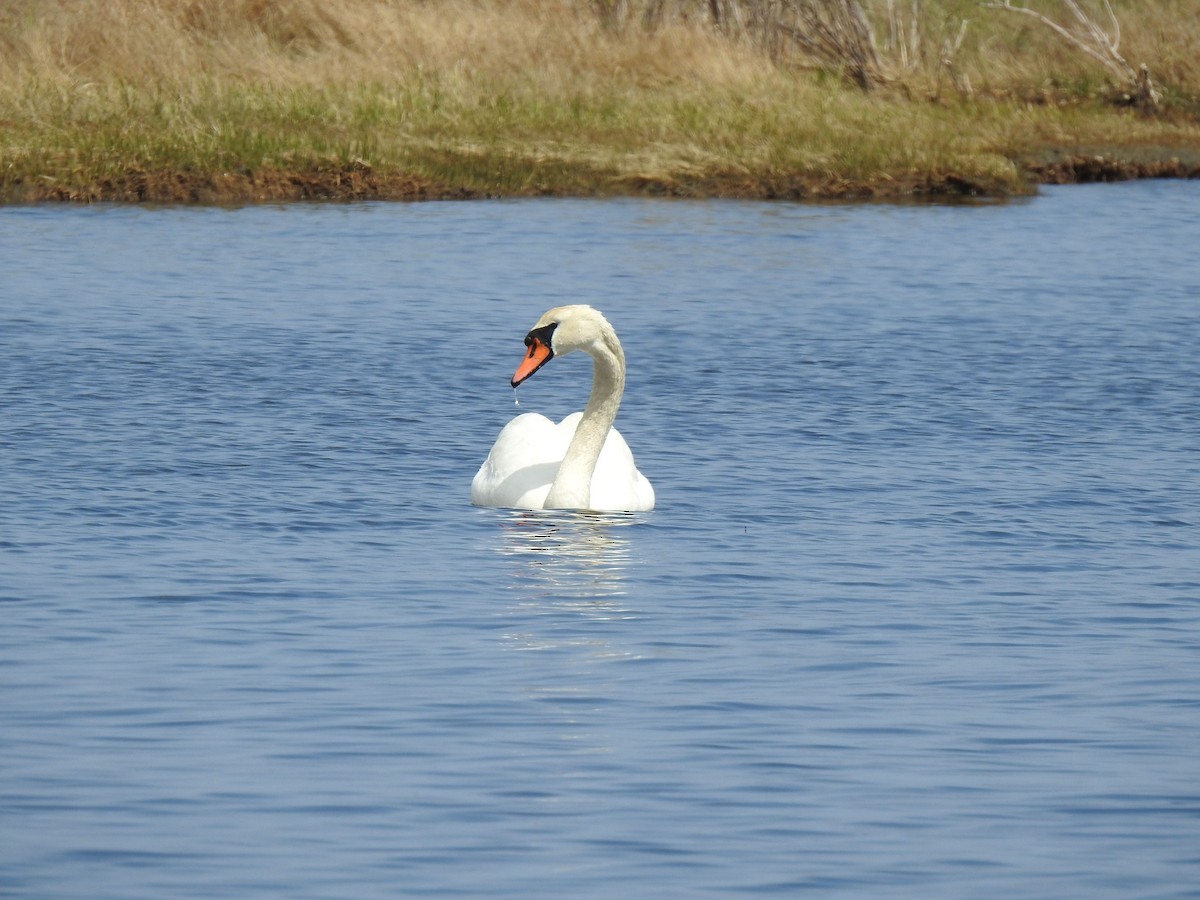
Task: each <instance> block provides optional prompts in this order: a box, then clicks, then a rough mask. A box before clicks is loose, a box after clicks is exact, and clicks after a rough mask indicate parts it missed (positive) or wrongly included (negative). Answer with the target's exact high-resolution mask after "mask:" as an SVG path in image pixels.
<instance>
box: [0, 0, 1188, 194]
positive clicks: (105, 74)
mask: <svg viewBox="0 0 1200 900" xmlns="http://www.w3.org/2000/svg"><path fill="white" fill-rule="evenodd" d="M752 2H753V0H741V6H739V4H738V0H705V2H698V0H652V2H648V3H646V4H644V5H642V6H638V5H637V4H636V3H635V2H634V0H621V2H610V0H592V2H591V3H588V2H585V0H541V2H538V0H340V2H338V3H326V2H322V0H0V200H2V201H7V202H30V201H39V200H80V201H98V200H114V201H159V202H197V201H198V202H215V203H239V202H253V201H260V200H286V199H299V198H333V199H353V198H364V199H365V198H380V199H422V198H441V197H474V196H522V195H596V194H630V193H657V194H669V195H680V196H740V197H793V198H805V197H882V198H899V197H931V196H934V197H936V196H962V195H987V196H1004V195H1010V194H1016V193H1022V192H1025V191H1028V190H1030V188H1031V185H1033V184H1036V183H1037V182H1039V181H1069V180H1085V179H1091V180H1094V179H1116V178H1122V177H1139V176H1148V175H1175V176H1197V175H1200V16H1197V15H1196V10H1195V5H1194V4H1195V0H1126V2H1123V3H1122V2H1119V0H1112V9H1113V13H1114V15H1115V17H1116V19H1117V21H1119V23H1120V29H1121V35H1120V52H1121V54H1123V58H1124V59H1127V60H1128V61H1129V62H1130V63H1131V64H1132V65H1133V66H1135V67H1136V66H1138V65H1141V64H1145V65H1147V66H1149V69H1150V71H1152V72H1153V75H1154V79H1155V82H1154V83H1155V88H1156V93H1158V92H1161V102H1159V103H1158V104H1157V105H1156V106H1155V108H1154V109H1152V110H1147V109H1145V108H1140V107H1139V104H1137V103H1136V102H1134V100H1133V99H1132V98H1131V96H1130V93H1129V91H1130V88H1129V86H1128V85H1122V84H1121V83H1120V81H1119V79H1114V77H1113V74H1112V71H1110V70H1109V69H1106V68H1105V66H1103V65H1098V64H1097V60H1096V59H1095V58H1093V57H1092V56H1089V55H1088V54H1087V53H1081V52H1079V48H1078V47H1076V46H1073V45H1072V44H1071V43H1070V42H1069V41H1066V40H1063V39H1062V37H1061V36H1060V35H1059V34H1056V33H1055V32H1054V31H1053V30H1052V29H1051V28H1050V27H1044V26H1045V22H1043V21H1039V20H1038V19H1035V18H1033V17H1032V16H1029V15H1021V16H1018V15H1013V13H1012V12H1011V11H1009V10H1005V9H1001V8H995V6H996V5H995V4H992V5H986V4H982V3H980V2H978V0H924V2H920V0H916V2H911V3H905V4H899V3H893V2H887V0H879V2H877V3H873V2H871V0H861V3H862V8H863V9H864V10H866V12H867V13H868V14H869V15H870V21H871V24H872V26H873V28H874V34H873V44H872V47H873V48H874V49H875V51H877V56H876V59H875V60H874V61H873V64H872V69H871V77H870V79H862V78H857V77H847V76H848V74H853V73H852V72H850V67H848V66H844V65H841V64H840V63H839V62H838V60H837V58H836V55H834V56H832V57H831V56H829V55H828V54H826V55H824V56H822V55H821V54H820V53H818V52H815V51H814V49H813V48H812V47H805V46H804V45H803V44H802V43H801V42H799V41H782V40H781V39H780V36H781V35H785V36H786V35H791V34H792V33H793V32H790V31H786V30H784V29H785V27H786V28H791V27H792V25H791V24H789V23H782V24H779V27H778V29H777V30H775V31H771V32H770V33H768V32H767V30H766V28H765V26H763V27H760V28H759V29H758V30H756V29H755V27H754V25H755V21H756V20H754V18H753V16H752V15H750V14H751V13H753V12H754V11H755V9H756V8H759V9H765V8H767V7H766V6H763V7H755V6H753V5H752ZM789 2H792V0H789ZM797 2H799V0H797ZM1056 2H1057V0H1042V3H1041V6H1040V7H1038V8H1039V9H1041V10H1043V11H1047V15H1049V14H1052V13H1056V12H1061V10H1056V9H1055V3H1056ZM1066 2H1068V3H1071V0H1066ZM1097 2H1098V3H1100V4H1101V5H1099V6H1096V5H1093V6H1092V7H1090V9H1091V10H1092V11H1096V10H1101V11H1102V10H1104V5H1103V0H1097ZM901 5H903V6H904V8H905V10H904V12H903V13H901V12H899V11H898V9H899V7H900V6H901ZM1031 5H1034V6H1036V5H1037V4H1036V2H1035V0H1031ZM1071 5H1074V6H1077V7H1078V6H1084V7H1085V8H1086V4H1084V0H1076V2H1075V3H1072V4H1071ZM775 8H781V7H779V6H778V5H777V6H776V7H775ZM782 8H787V4H786V3H785V4H784V5H783V7H782ZM722 13H723V14H724V18H722V17H721V16H722ZM1097 21H1098V22H1100V23H1101V24H1102V25H1104V26H1106V27H1107V26H1108V25H1109V23H1108V22H1107V21H1106V20H1105V19H1103V18H1097ZM964 23H965V24H964ZM759 24H760V25H761V24H762V23H761V22H760V23H759ZM773 27H774V26H773ZM864 81H866V82H867V83H864Z"/></svg>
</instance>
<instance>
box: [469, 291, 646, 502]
mask: <svg viewBox="0 0 1200 900" xmlns="http://www.w3.org/2000/svg"><path fill="white" fill-rule="evenodd" d="M525 346H527V347H528V348H529V353H528V354H527V355H526V357H525V360H524V361H523V362H522V363H521V366H520V367H519V368H518V369H517V372H516V374H515V375H514V376H513V379H512V385H513V387H516V386H517V385H519V384H520V383H521V382H523V381H524V380H525V379H526V378H528V377H529V376H530V375H532V374H533V373H534V372H536V371H537V370H538V369H540V368H541V367H542V366H543V365H545V364H546V363H547V362H549V361H550V360H551V359H552V358H553V357H555V356H562V355H563V354H566V353H571V352H572V351H575V350H583V351H585V352H586V353H588V354H589V355H590V356H591V357H592V359H593V361H594V363H595V364H594V374H593V379H592V394H591V397H590V398H589V399H588V403H587V407H586V408H585V409H584V411H583V412H582V413H573V414H571V415H569V416H567V417H566V418H565V419H563V420H562V421H561V422H559V423H558V424H557V425H555V424H554V423H553V422H551V421H550V420H549V419H547V418H546V417H545V416H542V415H538V414H537V413H526V414H524V415H521V416H517V417H516V418H515V419H513V420H512V421H511V422H509V423H508V424H507V425H506V426H504V429H503V430H502V431H501V432H500V436H499V437H497V438H496V443H495V445H493V447H492V450H491V452H490V453H489V454H488V457H487V459H486V460H484V462H483V465H482V466H480V467H479V472H478V473H476V475H475V480H474V481H473V482H471V502H472V503H474V504H475V505H476V506H503V507H515V508H518V509H594V510H612V511H616V510H647V509H653V508H654V488H652V487H651V486H650V482H649V481H647V480H646V477H645V476H644V475H642V473H641V472H639V471H638V469H637V466H636V465H634V462H633V454H632V453H631V452H630V450H629V445H628V444H626V443H625V439H624V438H623V437H621V435H620V433H619V432H618V431H617V430H616V429H615V428H613V427H612V423H613V420H614V419H615V418H616V416H617V409H618V407H620V405H621V395H622V394H623V393H624V390H625V353H624V351H623V350H622V349H621V342H620V341H618V340H617V335H616V332H615V331H613V328H612V326H611V325H609V324H608V320H607V319H605V318H604V316H602V315H601V314H600V313H599V312H597V311H596V310H594V309H592V308H591V307H590V306H560V307H556V308H555V309H552V310H550V311H549V312H547V313H546V314H545V315H544V316H542V317H541V319H539V320H538V322H537V324H536V325H534V327H533V329H532V330H531V331H530V332H529V334H528V335H527V336H526V338H525Z"/></svg>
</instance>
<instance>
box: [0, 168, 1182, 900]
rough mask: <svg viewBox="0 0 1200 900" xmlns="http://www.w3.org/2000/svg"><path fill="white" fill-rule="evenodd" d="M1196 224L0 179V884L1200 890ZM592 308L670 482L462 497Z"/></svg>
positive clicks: (105, 892) (81, 888)
mask: <svg viewBox="0 0 1200 900" xmlns="http://www.w3.org/2000/svg"><path fill="white" fill-rule="evenodd" d="M1198 234H1200V182H1142V183H1134V184H1122V185H1103V186H1087V187H1062V188H1048V189H1046V190H1045V191H1044V192H1043V194H1042V195H1041V196H1040V197H1038V198H1036V199H1034V200H1031V201H1027V202H1015V203H1009V204H996V205H983V206H973V207H972V206H874V205H858V206H855V205H830V206H805V205H790V204H782V203H774V204H771V203H747V202H690V201H660V200H629V199H619V200H588V201H572V200H552V201H544V200H521V201H511V202H509V201H505V202H471V203H431V204H421V205H389V204H362V205H319V204H313V205H297V206H277V207H252V208H245V209H215V208H157V209H155V208H137V207H105V206H97V207H67V206H34V207H6V208H0V272H2V273H3V274H2V275H0V279H2V280H0V454H2V455H0V459H2V466H3V468H2V469H0V472H2V477H0V616H2V617H3V618H2V623H3V627H2V628H0V810H2V811H3V813H2V816H0V894H3V895H4V896H9V897H22V898H63V897H88V898H92V900H98V898H123V900H128V898H163V897H172V898H187V897H213V896H230V897H243V898H251V897H290V898H345V897H356V898H374V897H379V898H383V897H397V896H438V895H441V896H447V895H449V896H464V895H465V896H489V897H513V898H531V897H547V898H550V897H572V898H609V897H614V896H621V895H629V896H635V897H703V896H714V897H744V896H752V895H759V894H767V895H777V896H796V895H799V894H807V895H813V896H864V897H879V896H891V897H922V898H924V897H931V896H942V897H951V896H954V897H966V896H973V897H1001V896H1005V897H1015V896H1026V897H1032V896H1044V897H1049V896H1058V897H1064V896H1087V897H1122V898H1124V897H1131V896H1138V897H1183V896H1191V897H1196V896H1200V891H1198V890H1197V885H1200V752H1198V750H1197V748H1200V253H1198V250H1197V248H1198V246H1200V244H1198V243H1197V235H1198ZM568 302H585V303H590V304H592V305H594V306H596V307H597V308H599V309H601V310H603V311H604V312H605V313H606V315H607V316H608V317H609V319H610V320H611V321H612V323H613V324H614V326H615V327H616V329H617V331H618V333H619V334H620V336H621V339H622V341H623V343H624V347H625V352H626V355H627V358H628V363H629V381H628V386H627V390H626V394H625V401H624V404H623V406H622V408H621V411H620V414H619V416H618V419H617V424H618V426H619V428H620V429H621V431H622V433H623V434H624V435H625V437H626V439H627V440H628V441H629V443H630V445H631V447H632V449H633V452H634V454H635V456H636V459H637V463H638V466H639V468H640V469H641V470H642V471H643V472H644V473H645V474H646V475H647V477H648V478H649V479H650V481H651V482H652V483H653V484H654V487H655V490H656V492H657V507H656V508H655V509H654V510H653V511H652V512H648V513H637V514H603V515H601V514H583V513H571V512H557V513H543V512H518V511H511V510H495V509H481V508H476V507H473V506H471V504H470V483H471V479H472V477H473V475H474V474H475V471H476V469H477V468H478V466H479V464H480V462H481V461H482V460H483V458H484V457H485V456H486V454H487V452H488V449H489V447H490V446H491V443H492V441H493V440H494V439H495V436H496V434H497V433H498V432H499V430H500V428H501V427H502V426H503V425H504V423H505V422H506V421H507V420H508V419H509V418H511V417H512V416H514V415H516V414H517V413H519V412H528V411H541V412H545V413H547V414H549V415H552V416H553V417H555V418H556V419H557V418H560V417H562V416H564V415H566V414H567V413H569V412H571V411H572V410H575V409H579V408H582V406H583V403H584V402H585V400H586V397H587V391H588V384H589V382H590V377H591V368H590V364H589V361H588V360H587V359H586V357H583V355H582V354H577V355H575V356H569V357H566V358H563V359H555V360H553V361H552V362H551V363H550V364H549V365H547V366H546V367H545V368H544V369H543V370H542V371H541V372H539V373H538V374H537V375H536V376H535V377H534V378H532V379H530V380H529V381H528V382H527V383H526V384H524V385H522V386H521V388H520V389H519V390H518V391H516V392H515V393H514V391H513V390H512V389H511V388H510V387H509V384H508V380H509V378H510V376H511V375H512V373H513V371H514V370H515V368H516V366H517V364H518V363H519V362H520V359H521V357H522V355H523V354H524V349H525V348H524V347H523V346H522V340H523V338H524V336H525V333H526V332H527V331H528V330H529V328H530V327H531V326H532V325H533V324H534V322H535V321H536V320H537V318H538V317H539V316H540V315H541V313H542V312H543V311H544V310H545V309H547V308H549V307H551V306H555V305H559V304H562V303H568ZM516 401H519V404H520V405H519V406H517V405H516Z"/></svg>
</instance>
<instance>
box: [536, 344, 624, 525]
mask: <svg viewBox="0 0 1200 900" xmlns="http://www.w3.org/2000/svg"><path fill="white" fill-rule="evenodd" d="M585 349H586V350H587V352H588V353H589V354H591V357H592V360H593V367H592V395H591V396H590V397H589V398H588V403H587V406H586V407H585V408H584V410H583V418H582V419H580V420H579V427H578V428H576V429H575V436H574V437H573V438H571V444H570V446H569V447H567V453H566V455H565V456H564V457H563V461H562V464H561V465H560V466H559V468H558V474H557V475H556V476H555V478H554V484H553V485H551V487H550V493H549V494H548V495H547V496H546V504H545V507H546V509H589V508H590V506H591V503H590V500H591V488H592V473H593V472H595V471H596V461H597V460H598V459H599V458H600V451H601V450H602V449H603V448H604V441H605V440H606V439H607V438H608V431H609V429H610V428H612V424H613V420H615V419H616V417H617V409H618V408H619V407H620V406H621V395H622V394H623V393H624V392H625V352H624V351H623V350H622V349H621V343H620V341H618V340H617V336H616V334H614V333H613V332H612V331H608V332H607V333H606V334H604V335H602V336H601V340H599V341H597V342H596V343H595V345H593V346H591V347H587V348H585Z"/></svg>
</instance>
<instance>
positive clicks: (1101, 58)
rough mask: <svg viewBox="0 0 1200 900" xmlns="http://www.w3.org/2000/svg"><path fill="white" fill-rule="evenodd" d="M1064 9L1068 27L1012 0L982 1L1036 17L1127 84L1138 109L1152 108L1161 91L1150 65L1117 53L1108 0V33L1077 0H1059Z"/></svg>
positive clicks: (1118, 40) (1117, 26) (1116, 25)
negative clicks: (1070, 25)
mask: <svg viewBox="0 0 1200 900" xmlns="http://www.w3.org/2000/svg"><path fill="white" fill-rule="evenodd" d="M1062 2H1063V3H1064V4H1066V6H1067V9H1068V10H1070V12H1071V14H1072V15H1073V16H1074V17H1075V21H1076V25H1075V27H1074V28H1073V29H1072V28H1068V27H1067V26H1066V25H1062V24H1060V23H1058V22H1056V21H1054V19H1052V18H1050V17H1049V16H1047V15H1045V14H1044V13H1041V12H1038V11H1037V10H1036V9H1030V8H1029V7H1028V6H1014V5H1013V3H1012V0H1003V2H1001V3H995V2H989V3H984V4H983V5H984V6H985V7H988V8H990V9H1005V10H1008V11H1009V12H1015V13H1020V14H1022V15H1025V16H1029V17H1031V18H1034V19H1037V21H1039V22H1041V23H1042V24H1043V25H1045V26H1046V27H1048V28H1049V29H1050V30H1052V31H1053V32H1054V33H1055V34H1057V35H1058V36H1059V37H1061V38H1063V39H1064V40H1065V41H1067V42H1068V43H1070V44H1072V45H1073V46H1075V47H1076V48H1078V49H1079V50H1081V51H1083V52H1084V53H1086V54H1087V55H1088V56H1090V57H1092V59H1095V60H1096V61H1098V62H1099V63H1101V64H1102V65H1103V66H1104V67H1105V68H1107V69H1108V70H1109V71H1110V72H1112V73H1113V74H1114V75H1116V76H1117V77H1118V78H1119V79H1121V80H1122V81H1123V82H1125V84H1126V85H1127V86H1128V87H1129V88H1130V90H1131V92H1132V99H1133V101H1134V103H1135V104H1136V105H1137V106H1139V107H1140V108H1142V109H1156V108H1157V107H1158V105H1159V103H1160V102H1161V100H1162V95H1161V94H1160V93H1159V92H1158V91H1157V90H1156V89H1155V87H1154V83H1153V82H1152V81H1151V80H1150V69H1149V67H1148V66H1146V65H1145V64H1144V63H1143V64H1142V65H1141V66H1140V67H1139V69H1137V70H1135V69H1134V68H1133V66H1131V65H1130V64H1129V63H1128V62H1127V61H1126V59H1125V57H1124V56H1122V55H1121V53H1120V49H1119V48H1120V45H1121V23H1120V22H1119V21H1117V16H1116V13H1114V12H1113V8H1112V5H1111V4H1110V3H1109V0H1103V2H1104V9H1105V11H1106V12H1107V13H1108V18H1109V21H1110V22H1111V30H1112V33H1111V34H1109V33H1108V32H1106V31H1105V30H1104V29H1103V28H1101V27H1100V26H1099V25H1098V24H1096V21H1095V20H1094V19H1092V18H1091V17H1090V16H1089V15H1088V14H1087V13H1086V12H1084V10H1083V8H1082V7H1081V6H1080V5H1079V3H1078V2H1077V0H1062Z"/></svg>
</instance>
